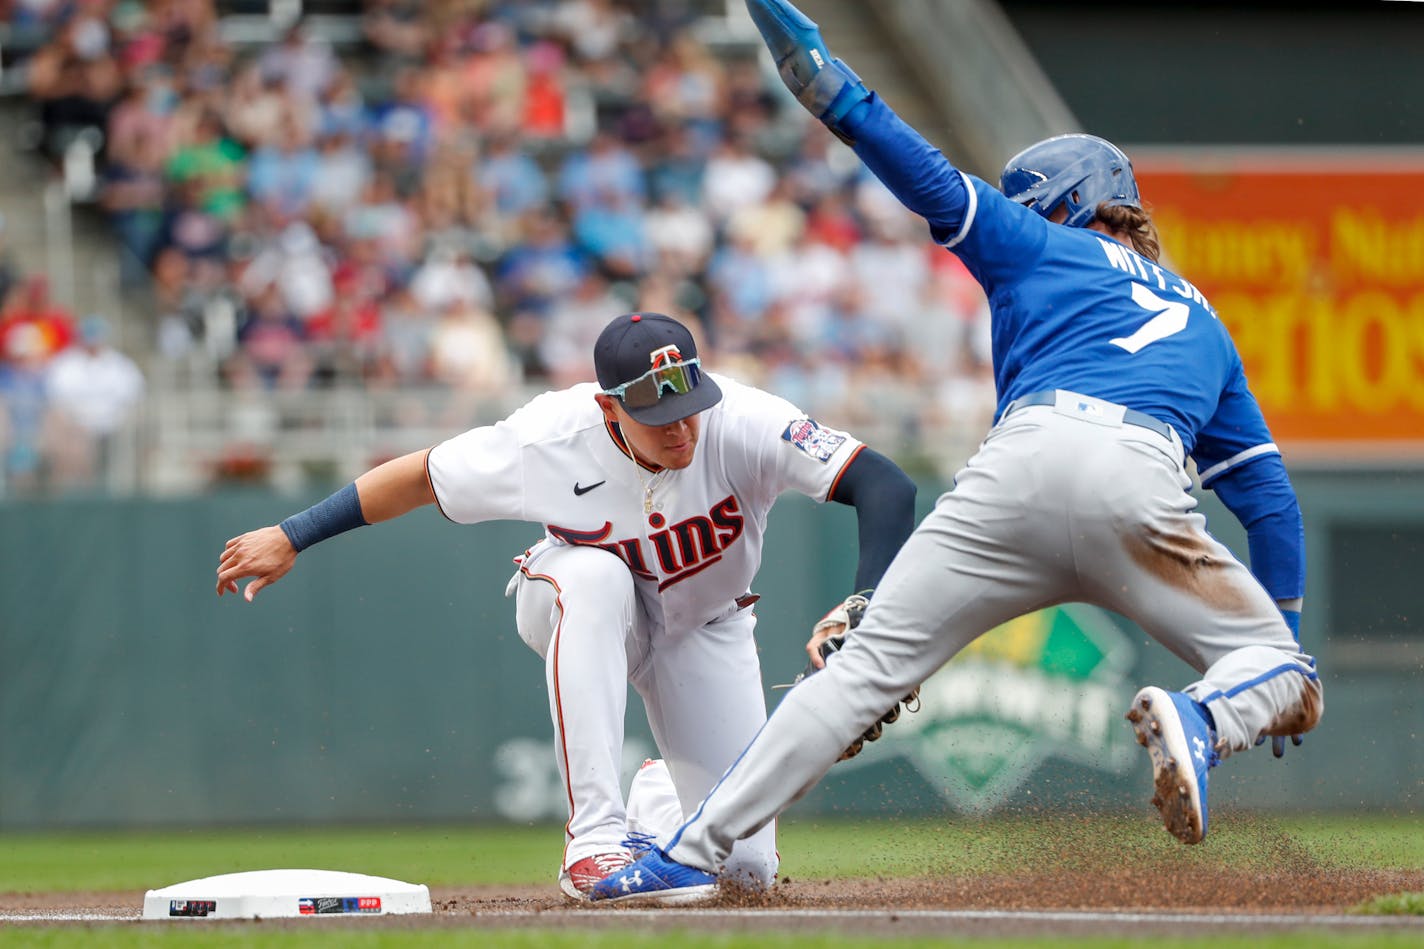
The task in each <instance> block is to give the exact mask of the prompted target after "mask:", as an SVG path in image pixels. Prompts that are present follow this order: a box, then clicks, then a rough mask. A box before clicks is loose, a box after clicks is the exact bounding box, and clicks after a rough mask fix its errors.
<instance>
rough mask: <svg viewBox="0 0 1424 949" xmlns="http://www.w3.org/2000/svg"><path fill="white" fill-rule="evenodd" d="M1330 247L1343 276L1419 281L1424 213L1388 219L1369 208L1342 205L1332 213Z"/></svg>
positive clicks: (1423, 265) (1423, 266)
mask: <svg viewBox="0 0 1424 949" xmlns="http://www.w3.org/2000/svg"><path fill="white" fill-rule="evenodd" d="M1330 251H1331V253H1330V262H1331V264H1332V265H1333V266H1334V268H1335V272H1336V274H1338V275H1339V276H1340V277H1341V278H1348V279H1352V280H1367V281H1371V282H1374V283H1378V284H1384V285H1385V286H1391V287H1396V286H1404V285H1409V284H1417V283H1418V282H1419V281H1420V279H1421V278H1424V217H1415V218H1411V219H1409V220H1407V221H1387V220H1385V219H1384V218H1383V217H1381V216H1380V215H1379V213H1378V212H1376V211H1373V210H1371V209H1368V208H1365V209H1356V208H1341V209H1340V210H1338V211H1336V212H1335V213H1334V214H1332V215H1331V217H1330Z"/></svg>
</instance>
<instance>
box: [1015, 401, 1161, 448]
mask: <svg viewBox="0 0 1424 949" xmlns="http://www.w3.org/2000/svg"><path fill="white" fill-rule="evenodd" d="M1056 404H1058V390H1057V389H1045V390H1044V391H1042V392H1030V393H1029V394H1028V395H1021V396H1019V397H1018V398H1017V399H1014V401H1012V402H1010V403H1009V407H1008V408H1006V409H1004V416H1003V417H1004V418H1008V417H1009V416H1010V415H1012V414H1013V413H1015V412H1017V411H1018V410H1019V409H1025V408H1028V407H1029V406H1030V405H1056ZM1122 420H1123V421H1124V422H1126V423H1127V424H1128V425H1136V426H1137V427H1139V428H1145V429H1147V430H1148V431H1149V432H1156V433H1157V434H1158V435H1161V436H1162V437H1163V438H1165V439H1167V441H1171V440H1172V426H1170V425H1168V424H1167V423H1166V422H1164V421H1162V420H1161V419H1157V418H1153V417H1152V416H1150V415H1148V414H1147V413H1146V412H1139V411H1137V409H1128V410H1127V412H1126V413H1125V414H1124V415H1123V417H1122Z"/></svg>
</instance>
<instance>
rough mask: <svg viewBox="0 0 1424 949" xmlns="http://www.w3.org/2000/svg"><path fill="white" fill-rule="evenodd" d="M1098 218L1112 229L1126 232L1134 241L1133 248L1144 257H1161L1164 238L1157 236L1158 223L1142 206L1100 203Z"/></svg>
mask: <svg viewBox="0 0 1424 949" xmlns="http://www.w3.org/2000/svg"><path fill="white" fill-rule="evenodd" d="M1098 220H1099V221H1102V222H1103V224H1105V225H1106V226H1107V227H1109V228H1111V229H1112V230H1115V231H1122V232H1123V233H1125V234H1126V235H1127V237H1128V239H1129V240H1130V241H1132V249H1133V250H1135V251H1137V252H1138V253H1139V254H1141V255H1142V256H1143V257H1146V258H1147V259H1148V260H1151V261H1157V260H1159V259H1161V257H1162V239H1161V238H1160V237H1158V236H1157V225H1156V224H1154V223H1152V215H1150V214H1148V213H1147V212H1146V211H1145V210H1143V209H1142V208H1132V207H1127V206H1126V205H1120V204H1118V205H1109V204H1100V205H1098Z"/></svg>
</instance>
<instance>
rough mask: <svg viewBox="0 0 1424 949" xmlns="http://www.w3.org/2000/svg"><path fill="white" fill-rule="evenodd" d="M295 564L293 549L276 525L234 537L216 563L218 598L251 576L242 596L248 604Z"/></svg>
mask: <svg viewBox="0 0 1424 949" xmlns="http://www.w3.org/2000/svg"><path fill="white" fill-rule="evenodd" d="M296 562H297V551H296V548H294V547H293V546H292V542H291V541H290V540H288V539H287V535H286V534H285V533H284V532H283V531H282V528H280V527H277V526H276V525H273V526H271V527H263V528H261V529H260V530H255V531H248V532H247V533H246V534H242V535H241V536H238V537H234V538H233V539H232V540H230V541H228V542H227V545H226V546H225V547H223V552H222V557H220V558H219V560H218V596H222V595H223V594H224V593H236V592H237V585H238V581H239V580H242V579H244V578H246V577H253V578H254V579H253V581H252V582H251V583H249V584H248V585H247V588H246V589H245V590H244V591H243V593H242V595H243V598H244V599H245V600H247V602H249V603H251V602H252V598H253V597H254V596H256V595H257V591H258V590H261V589H262V588H263V587H265V586H268V585H270V584H273V583H276V582H277V581H278V580H280V579H282V577H284V576H285V575H286V573H287V571H288V570H291V569H292V564H294V563H296Z"/></svg>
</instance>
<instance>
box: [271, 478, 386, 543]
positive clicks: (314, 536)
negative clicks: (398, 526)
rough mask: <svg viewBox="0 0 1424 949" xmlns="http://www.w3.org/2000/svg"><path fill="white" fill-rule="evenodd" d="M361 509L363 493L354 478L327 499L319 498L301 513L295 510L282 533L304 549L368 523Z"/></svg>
mask: <svg viewBox="0 0 1424 949" xmlns="http://www.w3.org/2000/svg"><path fill="white" fill-rule="evenodd" d="M366 523H367V521H366V517H365V515H363V514H362V513H361V496H360V495H359V494H357V493H356V484H355V482H352V483H351V484H348V485H347V486H346V487H344V488H342V489H341V490H340V491H337V492H336V493H335V494H333V495H332V496H331V497H329V498H327V499H326V500H325V501H318V502H317V503H316V504H313V505H312V506H311V507H309V508H307V509H306V510H305V511H303V512H301V513H300V514H293V515H292V516H291V517H289V518H287V519H286V520H285V521H283V522H282V523H281V524H279V525H277V526H278V527H280V528H282V533H284V534H286V535H287V539H288V540H290V541H291V542H292V546H293V547H295V548H296V550H297V552H298V553H300V552H302V551H303V550H306V549H307V548H308V547H310V546H311V545H312V544H315V543H318V542H320V541H323V540H326V539H327V538H328V537H335V536H336V535H337V534H342V533H345V532H346V531H349V530H351V529H353V528H356V527H365V526H366Z"/></svg>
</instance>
